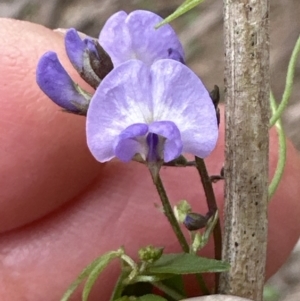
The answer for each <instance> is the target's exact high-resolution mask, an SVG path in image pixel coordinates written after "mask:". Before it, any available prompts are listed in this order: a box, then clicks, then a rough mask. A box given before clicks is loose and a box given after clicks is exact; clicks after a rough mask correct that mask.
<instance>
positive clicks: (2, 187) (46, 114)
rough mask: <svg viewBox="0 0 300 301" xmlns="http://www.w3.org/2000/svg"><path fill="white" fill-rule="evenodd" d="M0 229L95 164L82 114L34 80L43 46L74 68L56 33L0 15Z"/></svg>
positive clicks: (50, 199) (71, 192) (38, 213)
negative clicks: (62, 106)
mask: <svg viewBox="0 0 300 301" xmlns="http://www.w3.org/2000/svg"><path fill="white" fill-rule="evenodd" d="M0 40H1V41H4V43H3V42H2V43H0V60H1V65H0V66H1V68H0V72H1V85H0V102H1V110H0V166H1V171H0V172H1V181H0V208H1V210H0V232H5V231H7V230H11V229H14V228H16V227H19V226H22V225H24V224H27V223H30V222H32V221H33V220H36V219H38V218H40V217H42V216H44V215H46V214H47V213H49V212H51V211H53V210H54V209H56V208H58V207H59V206H61V205H62V204H63V203H65V202H66V201H68V200H70V199H71V198H73V197H74V196H76V195H77V194H78V193H80V192H81V191H83V190H84V189H85V188H86V187H87V185H88V184H89V183H90V182H91V181H92V180H93V179H94V178H95V177H96V176H97V174H98V172H99V169H100V168H101V167H100V165H99V164H98V163H97V162H96V161H95V160H94V158H93V157H92V156H91V154H90V152H89V150H88V149H87V146H86V143H85V139H86V138H85V118H84V117H80V116H75V115H72V114H68V113H64V112H62V110H61V109H60V108H59V107H58V106H56V105H55V104H54V103H52V101H51V100H49V99H48V98H47V97H46V96H45V95H44V94H43V92H42V91H40V89H39V87H38V86H37V84H36V82H35V70H36V65H37V62H38V59H39V58H40V56H41V55H42V54H43V53H45V52H46V51H48V50H54V51H57V52H59V57H60V58H61V59H62V61H63V63H64V65H65V66H66V67H67V68H68V70H69V71H71V72H70V73H71V74H72V75H73V76H74V78H77V79H78V76H77V77H76V76H75V75H76V73H75V71H74V70H73V68H72V67H71V65H70V63H69V62H68V60H67V58H66V55H65V53H64V45H63V38H62V36H61V35H60V34H58V33H54V32H53V31H51V30H49V29H46V28H45V27H42V26H38V25H33V24H31V23H28V22H21V21H15V20H8V19H1V20H0Z"/></svg>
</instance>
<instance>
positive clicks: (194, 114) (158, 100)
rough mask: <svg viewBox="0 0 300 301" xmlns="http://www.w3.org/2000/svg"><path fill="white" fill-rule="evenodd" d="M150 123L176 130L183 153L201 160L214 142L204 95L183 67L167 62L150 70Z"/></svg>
mask: <svg viewBox="0 0 300 301" xmlns="http://www.w3.org/2000/svg"><path fill="white" fill-rule="evenodd" d="M151 72H152V99H153V119H154V120H155V121H164V120H168V121H172V122H174V123H175V124H176V126H177V127H178V129H179V131H180V133H181V139H182V142H183V152H187V153H191V154H194V155H196V156H199V157H201V158H204V157H206V156H208V155H209V154H210V152H211V151H212V150H213V149H214V148H215V145H216V142H217V139H218V125H217V119H216V112H215V108H214V105H213V103H212V100H211V98H210V96H209V93H208V91H207V90H206V88H205V87H204V85H203V83H202V82H201V80H200V79H199V78H198V76H197V75H196V74H195V73H194V72H192V71H191V70H190V69H189V68H188V67H186V66H185V65H183V64H181V63H179V62H177V61H174V60H170V59H166V60H159V61H157V62H155V63H154V64H153V65H152V66H151Z"/></svg>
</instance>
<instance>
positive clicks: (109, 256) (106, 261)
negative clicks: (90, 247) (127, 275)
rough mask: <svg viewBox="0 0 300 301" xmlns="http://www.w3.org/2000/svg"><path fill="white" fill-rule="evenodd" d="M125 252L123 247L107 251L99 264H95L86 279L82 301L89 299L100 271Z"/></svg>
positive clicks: (99, 260)
mask: <svg viewBox="0 0 300 301" xmlns="http://www.w3.org/2000/svg"><path fill="white" fill-rule="evenodd" d="M122 253H123V250H122V249H119V250H117V251H111V252H107V253H105V254H104V255H102V256H101V257H100V258H99V259H98V262H97V264H95V265H94V267H93V269H92V271H91V272H90V274H89V276H88V279H87V280H86V283H85V286H84V288H83V292H82V301H87V299H88V297H89V294H90V292H91V289H92V287H93V285H94V283H95V282H96V280H97V278H98V277H99V275H100V273H101V272H102V271H103V270H104V269H105V268H106V267H107V265H108V264H109V263H110V262H111V261H112V260H114V259H115V258H117V257H120V255H121V254H122Z"/></svg>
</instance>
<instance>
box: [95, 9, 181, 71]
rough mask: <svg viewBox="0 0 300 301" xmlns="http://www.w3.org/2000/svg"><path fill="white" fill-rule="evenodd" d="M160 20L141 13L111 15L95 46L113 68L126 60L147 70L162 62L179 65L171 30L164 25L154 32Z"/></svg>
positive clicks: (141, 11)
mask: <svg viewBox="0 0 300 301" xmlns="http://www.w3.org/2000/svg"><path fill="white" fill-rule="evenodd" d="M162 20H163V19H162V18H161V17H160V16H158V15H156V14H154V13H152V12H149V11H144V10H136V11H134V12H132V13H130V14H129V15H127V13H125V12H124V11H120V12H118V13H115V14H114V15H112V16H111V17H110V18H109V19H108V20H107V21H106V23H105V25H104V27H103V29H102V31H101V33H100V36H99V43H100V44H101V45H102V47H103V48H104V49H105V51H106V52H107V53H108V54H109V55H110V57H111V59H112V62H113V64H114V67H116V66H118V65H120V64H121V63H123V62H125V61H128V60H130V59H138V60H141V61H143V62H144V63H146V64H147V65H149V66H150V65H151V64H153V63H154V62H155V61H156V60H159V59H166V58H172V59H175V60H178V61H181V62H183V61H184V51H183V48H182V45H181V43H180V41H179V40H178V37H177V35H176V33H175V31H174V30H173V29H172V27H171V26H170V25H169V24H166V25H163V26H162V27H160V28H158V29H155V28H154V26H155V25H157V24H158V23H159V22H161V21H162Z"/></svg>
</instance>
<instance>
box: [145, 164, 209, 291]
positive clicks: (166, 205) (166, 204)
mask: <svg viewBox="0 0 300 301" xmlns="http://www.w3.org/2000/svg"><path fill="white" fill-rule="evenodd" d="M149 171H150V174H151V177H152V180H153V183H154V185H155V187H156V189H157V192H158V194H159V197H160V200H161V203H162V205H163V209H164V213H165V215H166V217H167V219H168V221H169V223H170V224H171V227H172V229H173V232H174V233H175V235H176V237H177V239H178V241H179V243H180V245H181V248H182V250H183V251H184V252H185V253H189V251H190V247H189V245H188V243H187V241H186V239H185V237H184V235H183V233H182V231H181V229H180V226H179V224H178V222H177V219H176V217H175V215H174V212H173V209H172V207H171V205H170V201H169V199H168V196H167V193H166V190H165V188H164V185H163V183H162V180H161V178H160V175H159V173H156V172H155V171H153V170H152V169H151V168H149ZM196 278H197V281H198V284H199V287H200V289H201V290H202V292H203V293H204V294H209V290H208V288H207V287H206V284H205V282H204V279H203V276H202V275H200V274H197V275H196Z"/></svg>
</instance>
